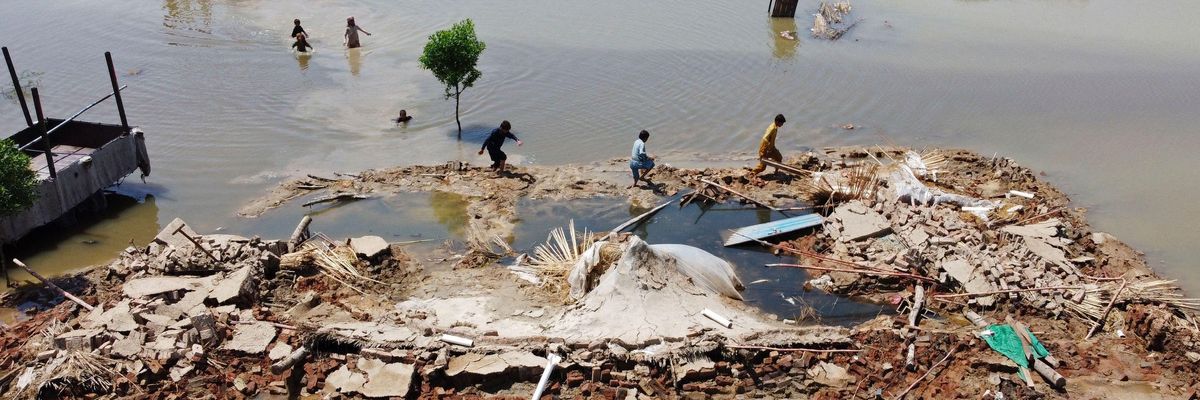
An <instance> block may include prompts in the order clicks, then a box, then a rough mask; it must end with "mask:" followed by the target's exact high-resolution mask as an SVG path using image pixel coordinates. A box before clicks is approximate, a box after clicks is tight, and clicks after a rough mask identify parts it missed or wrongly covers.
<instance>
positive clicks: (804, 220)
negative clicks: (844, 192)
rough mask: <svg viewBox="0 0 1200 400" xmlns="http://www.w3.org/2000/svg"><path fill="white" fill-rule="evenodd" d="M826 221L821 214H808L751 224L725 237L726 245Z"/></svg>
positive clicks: (792, 230)
mask: <svg viewBox="0 0 1200 400" xmlns="http://www.w3.org/2000/svg"><path fill="white" fill-rule="evenodd" d="M824 222H825V219H824V218H821V216H820V215H819V214H807V215H801V216H799V217H791V218H785V219H781V220H778V221H771V222H768V223H765V224H758V225H750V226H746V227H741V228H737V229H734V230H733V233H732V234H730V235H729V238H728V239H725V246H735V245H739V244H742V243H747V242H751V241H754V240H755V239H760V240H761V239H766V238H769V237H771V236H775V235H782V234H784V233H788V232H795V231H798V230H801V229H804V228H811V227H814V226H817V225H821V224H822V223H824Z"/></svg>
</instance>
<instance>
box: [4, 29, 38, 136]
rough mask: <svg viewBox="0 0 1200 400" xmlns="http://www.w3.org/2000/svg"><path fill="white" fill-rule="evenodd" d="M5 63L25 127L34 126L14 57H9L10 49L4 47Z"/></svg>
mask: <svg viewBox="0 0 1200 400" xmlns="http://www.w3.org/2000/svg"><path fill="white" fill-rule="evenodd" d="M3 50H4V63H5V64H8V76H11V77H12V81H13V90H15V91H16V92H17V101H19V102H20V103H21V112H22V113H24V114H25V125H29V126H33V119H31V118H30V117H29V105H27V104H25V92H23V91H21V81H20V80H19V79H17V69H16V68H13V63H12V57H11V56H9V55H8V47H4V48H3Z"/></svg>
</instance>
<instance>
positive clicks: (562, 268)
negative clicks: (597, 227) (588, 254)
mask: <svg viewBox="0 0 1200 400" xmlns="http://www.w3.org/2000/svg"><path fill="white" fill-rule="evenodd" d="M567 230H569V231H570V236H569V237H568V235H567V233H566V231H564V230H563V228H562V227H558V228H554V229H553V230H551V231H550V234H549V235H547V236H546V242H545V243H542V244H539V245H537V247H535V248H534V249H533V257H532V258H531V259H530V265H532V266H534V267H535V268H537V269H538V270H539V271H543V272H547V271H548V272H551V273H559V272H561V273H565V272H566V271H567V270H570V269H571V266H572V265H574V264H575V261H576V260H579V255H580V254H582V253H583V251H584V250H587V248H586V247H585V246H589V245H591V242H592V240H591V239H592V234H591V233H590V232H588V231H587V230H586V229H584V231H583V234H582V235H578V234H576V232H575V220H571V221H570V222H569V223H568V224H567ZM580 236H582V238H583V240H582V241H581V240H579V238H580Z"/></svg>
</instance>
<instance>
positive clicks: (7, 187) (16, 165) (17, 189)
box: [0, 139, 37, 216]
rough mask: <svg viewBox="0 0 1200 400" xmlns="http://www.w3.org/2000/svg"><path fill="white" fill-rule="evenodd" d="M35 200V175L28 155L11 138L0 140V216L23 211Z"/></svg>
mask: <svg viewBox="0 0 1200 400" xmlns="http://www.w3.org/2000/svg"><path fill="white" fill-rule="evenodd" d="M34 200H37V175H35V174H34V173H33V170H30V169H29V156H28V155H25V153H23V152H21V150H18V149H17V145H16V144H15V143H13V141H12V140H8V139H4V140H0V216H8V215H13V214H16V213H19V212H21V211H24V210H25V209H26V208H29V206H31V205H33V201H34Z"/></svg>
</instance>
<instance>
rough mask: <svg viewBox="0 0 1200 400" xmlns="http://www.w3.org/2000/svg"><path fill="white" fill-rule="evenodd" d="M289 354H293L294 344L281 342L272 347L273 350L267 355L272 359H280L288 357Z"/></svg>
mask: <svg viewBox="0 0 1200 400" xmlns="http://www.w3.org/2000/svg"><path fill="white" fill-rule="evenodd" d="M288 354H292V346H291V345H289V344H287V343H282V342H281V343H278V344H276V345H275V347H272V348H271V352H270V353H267V357H268V358H270V359H271V361H279V360H282V359H283V358H284V357H287V356H288Z"/></svg>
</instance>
